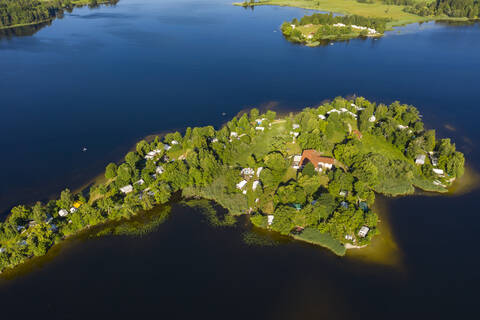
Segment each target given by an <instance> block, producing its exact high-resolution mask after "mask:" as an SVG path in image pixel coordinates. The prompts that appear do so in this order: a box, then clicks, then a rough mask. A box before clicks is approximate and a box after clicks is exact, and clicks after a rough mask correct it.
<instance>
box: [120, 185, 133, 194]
mask: <svg viewBox="0 0 480 320" xmlns="http://www.w3.org/2000/svg"><path fill="white" fill-rule="evenodd" d="M132 191H133V186H132V185H131V184H127V185H126V186H124V187H121V188H120V192H122V193H125V194H127V193H130V192H132Z"/></svg>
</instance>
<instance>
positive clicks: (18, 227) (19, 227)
mask: <svg viewBox="0 0 480 320" xmlns="http://www.w3.org/2000/svg"><path fill="white" fill-rule="evenodd" d="M23 229H25V227H24V226H17V231H20V230H23Z"/></svg>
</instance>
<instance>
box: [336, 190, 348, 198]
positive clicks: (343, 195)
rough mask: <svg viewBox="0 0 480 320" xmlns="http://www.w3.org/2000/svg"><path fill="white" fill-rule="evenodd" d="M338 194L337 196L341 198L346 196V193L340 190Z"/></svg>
mask: <svg viewBox="0 0 480 320" xmlns="http://www.w3.org/2000/svg"><path fill="white" fill-rule="evenodd" d="M338 194H339V195H340V196H341V197H346V196H347V195H348V191H345V190H341V191H340V192H339V193H338Z"/></svg>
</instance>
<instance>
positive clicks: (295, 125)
mask: <svg viewBox="0 0 480 320" xmlns="http://www.w3.org/2000/svg"><path fill="white" fill-rule="evenodd" d="M292 128H293V130H295V129H298V128H300V125H299V124H297V123H294V124H292Z"/></svg>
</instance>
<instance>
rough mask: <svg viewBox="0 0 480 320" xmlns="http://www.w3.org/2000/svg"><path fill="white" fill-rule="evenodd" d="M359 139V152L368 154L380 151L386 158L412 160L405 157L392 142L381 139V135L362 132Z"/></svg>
mask: <svg viewBox="0 0 480 320" xmlns="http://www.w3.org/2000/svg"><path fill="white" fill-rule="evenodd" d="M361 141H362V144H361V152H362V153H364V154H368V153H370V152H372V153H381V154H382V155H384V156H385V157H386V158H388V159H392V160H403V161H407V162H412V160H409V159H407V157H405V155H404V154H403V153H402V152H401V151H400V150H398V149H397V148H396V147H395V146H394V145H393V144H391V143H389V142H388V141H387V140H385V139H382V138H381V137H377V136H374V135H371V134H368V133H365V134H363V137H362V140H361Z"/></svg>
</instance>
